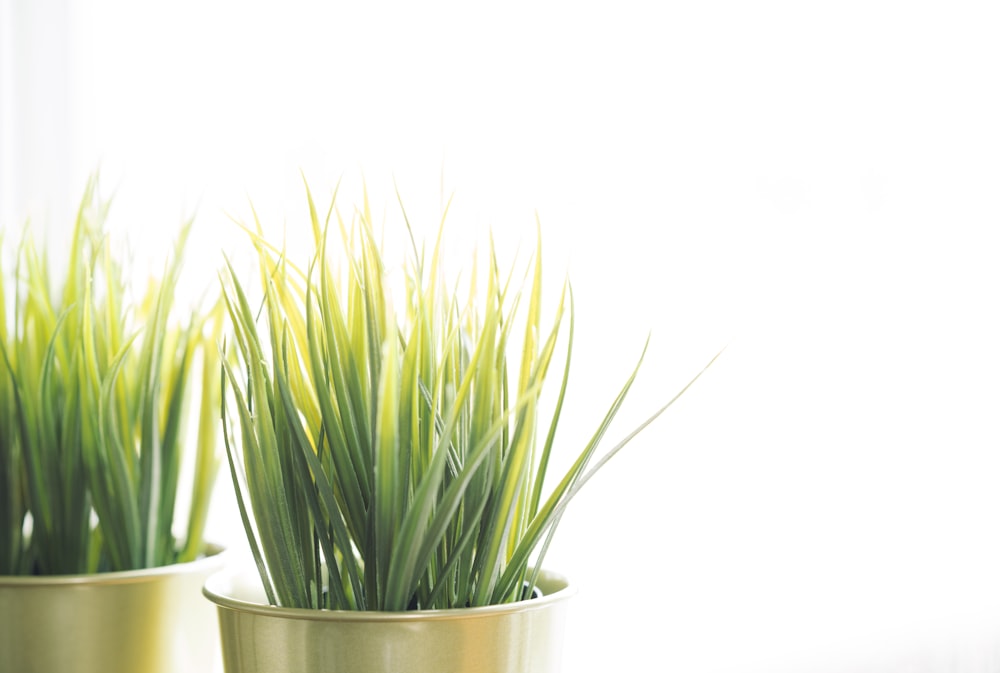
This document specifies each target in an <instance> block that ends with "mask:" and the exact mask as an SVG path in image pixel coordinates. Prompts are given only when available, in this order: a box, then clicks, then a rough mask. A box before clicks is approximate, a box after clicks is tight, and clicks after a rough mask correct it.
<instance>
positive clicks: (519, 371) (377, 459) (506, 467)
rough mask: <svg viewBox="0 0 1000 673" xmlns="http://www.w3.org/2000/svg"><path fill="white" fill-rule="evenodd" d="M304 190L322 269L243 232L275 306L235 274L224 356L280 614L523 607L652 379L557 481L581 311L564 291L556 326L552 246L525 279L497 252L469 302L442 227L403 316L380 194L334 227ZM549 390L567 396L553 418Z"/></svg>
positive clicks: (252, 507) (239, 477)
mask: <svg viewBox="0 0 1000 673" xmlns="http://www.w3.org/2000/svg"><path fill="white" fill-rule="evenodd" d="M306 193H307V198H308V203H309V212H310V218H311V226H312V236H313V243H314V249H313V254H312V256H311V259H309V260H308V264H307V265H305V266H296V265H295V264H294V263H293V262H292V261H290V260H289V259H288V257H287V255H286V254H284V252H283V251H282V250H281V249H280V248H278V247H276V246H274V245H272V244H270V243H268V241H267V240H266V239H265V237H264V234H263V230H262V227H261V224H260V222H259V221H256V226H255V228H253V229H251V228H248V227H244V229H245V230H246V231H247V233H248V234H249V236H250V238H251V240H252V242H253V244H254V246H255V249H256V252H257V257H258V262H259V273H260V280H261V292H262V296H260V297H259V299H258V300H255V299H252V298H251V295H250V293H249V292H248V288H246V287H244V284H243V283H242V282H241V281H240V279H239V277H238V274H237V273H236V272H235V270H234V268H233V266H232V264H231V263H230V264H229V265H228V267H227V269H226V270H225V271H224V272H223V274H222V282H223V287H224V297H225V302H226V307H227V309H228V313H229V316H230V318H231V322H232V325H233V328H234V336H235V343H236V348H235V350H236V352H237V354H238V357H237V361H238V363H237V364H232V363H230V362H229V359H228V358H226V359H224V360H223V365H224V368H225V374H224V385H225V386H226V388H227V390H226V391H225V392H224V394H223V414H222V415H223V423H224V431H223V435H224V437H225V440H226V446H227V452H228V455H229V460H230V467H231V471H232V477H233V481H234V484H235V485H236V489H237V494H238V502H239V505H240V511H241V514H242V516H243V522H244V525H245V527H246V531H247V535H248V538H249V542H250V546H251V550H252V552H253V555H254V557H255V560H256V563H257V566H258V570H259V571H260V575H261V578H262V581H263V583H264V588H265V591H266V592H267V596H268V599H269V600H270V601H271V603H272V604H275V605H282V606H287V607H305V608H318V609H342V610H384V611H401V610H408V609H437V608H452V607H467V606H481V605H489V604H497V603H505V602H511V601H517V600H520V599H522V598H523V597H524V596H526V595H529V594H530V591H531V588H532V587H533V585H534V582H535V579H536V575H535V574H534V573H535V571H533V570H532V567H538V566H540V563H541V557H542V556H544V552H545V549H546V548H547V546H548V543H549V541H550V539H551V537H552V534H553V532H554V531H555V529H556V526H557V525H558V522H559V520H560V517H561V516H562V514H563V512H564V510H565V507H566V505H567V503H568V502H569V501H570V500H571V499H572V498H573V496H574V495H575V494H576V493H577V492H578V491H579V489H580V487H582V486H583V484H584V483H585V482H586V481H587V480H588V479H589V478H590V477H591V476H592V475H593V473H594V471H596V469H598V468H599V467H600V466H601V465H603V464H604V463H605V462H606V461H607V459H608V458H610V457H611V456H612V455H613V454H615V453H616V452H617V451H618V450H619V449H620V448H622V446H624V444H625V443H626V442H627V441H628V439H626V441H625V442H622V443H621V444H619V445H618V446H615V447H614V448H612V449H611V450H610V451H608V452H607V454H605V455H604V457H603V458H602V459H601V460H600V461H598V462H597V464H596V466H594V457H595V455H596V452H597V448H598V445H599V443H600V441H601V440H602V438H603V437H604V434H605V432H606V430H607V429H608V426H609V424H610V423H611V421H612V419H613V418H614V416H615V414H616V413H617V411H618V409H619V408H620V406H621V404H622V402H623V400H624V398H625V395H626V393H627V392H628V390H629V388H630V387H631V385H632V382H633V380H634V378H635V375H636V372H637V371H638V365H637V366H636V370H635V371H633V372H632V375H631V376H629V378H628V379H627V381H626V382H625V385H624V386H623V387H622V389H621V390H620V391H619V393H618V395H617V396H616V397H615V399H614V400H613V402H612V404H611V407H610V409H609V410H608V412H607V414H606V415H605V416H604V418H603V419H602V420H601V421H600V422H599V423H598V426H597V429H596V431H595V432H594V435H593V437H592V439H591V440H590V441H589V442H588V443H587V445H586V446H585V447H584V448H583V450H582V451H581V452H580V453H579V456H578V457H577V458H576V460H575V462H573V464H572V466H571V467H570V468H569V470H568V472H567V473H566V474H565V475H563V476H562V478H561V479H560V480H559V481H558V482H557V483H556V484H554V485H552V484H549V483H547V481H546V477H547V474H546V472H547V467H548V465H549V461H550V457H551V455H552V450H553V446H554V443H555V436H556V429H557V425H558V421H559V416H560V411H561V409H562V405H563V399H564V396H565V393H566V389H567V385H568V375H569V366H570V354H571V352H572V344H573V312H572V292H571V290H570V288H569V285H568V283H567V284H565V285H564V286H563V288H562V291H561V294H560V296H559V301H558V304H557V306H556V308H555V314H554V318H553V319H552V322H551V324H546V323H545V322H544V321H543V319H542V315H543V312H542V266H541V243H540V240H539V244H538V249H537V251H536V253H535V256H534V262H533V264H531V265H530V268H529V270H528V272H527V273H526V275H525V277H524V281H523V282H519V281H518V280H517V279H516V278H515V277H514V274H513V272H510V273H504V272H502V271H501V269H500V267H499V265H498V262H497V259H496V255H495V251H494V249H493V247H492V245H491V249H490V251H489V255H488V261H487V262H486V268H485V269H483V268H477V267H476V263H475V262H474V263H473V268H472V269H471V277H470V281H469V283H468V288H467V291H462V290H459V289H449V287H447V286H446V284H445V281H444V280H443V274H442V271H441V267H442V259H441V249H442V245H441V243H442V233H441V232H443V221H442V228H441V229H440V230H439V234H438V239H437V242H436V244H435V245H434V247H433V250H432V251H431V253H430V255H429V257H428V256H427V255H426V254H425V251H424V250H423V249H418V246H417V245H416V243H415V242H414V245H413V250H412V255H411V256H409V258H408V261H407V263H406V264H405V265H404V267H405V268H404V271H405V292H403V293H402V294H403V295H404V296H403V301H402V302H401V304H400V305H396V304H394V301H393V300H396V301H397V303H399V300H398V297H394V296H393V295H392V293H391V292H390V290H389V286H388V281H389V277H390V270H389V269H387V267H386V264H385V259H384V258H383V248H382V246H380V245H379V244H378V243H377V241H376V237H375V233H374V231H373V227H372V218H371V213H370V210H369V206H368V202H367V195H366V196H365V201H364V207H363V208H362V209H361V210H360V212H358V213H356V215H355V216H354V217H353V218H352V219H351V220H350V222H346V221H345V220H344V218H343V217H342V216H341V215H340V213H339V211H337V209H336V208H335V205H334V202H331V205H330V208H329V210H328V211H327V212H326V216H325V218H321V217H320V214H319V213H318V212H317V210H316V206H315V204H314V201H313V199H312V196H311V195H310V194H309V190H308V187H307V188H306ZM334 201H335V198H334ZM255 217H256V216H255ZM404 218H405V214H404ZM407 228H409V225H408V224H407ZM409 233H410V240H411V241H413V233H412V231H410V232H409ZM539 236H540V235H539ZM331 239H333V240H331ZM335 244H336V246H337V247H340V248H341V249H342V251H343V253H344V254H343V255H341V256H340V257H341V259H340V266H339V267H338V266H337V265H336V263H335V262H336V261H335V255H334V254H332V253H331V252H330V250H331V248H333V247H334V245H335ZM519 309H521V310H522V311H523V312H522V313H519V312H518V311H519ZM563 327H566V330H565V331H566V344H565V347H564V350H561V349H559V348H557V343H558V342H559V341H560V340H559V336H560V332H561V331H563V330H562V328H563ZM557 352H562V353H564V354H563V355H558V356H557ZM640 362H641V358H640ZM550 376H554V377H555V378H556V379H557V380H558V383H557V385H558V394H557V396H556V397H555V398H554V399H555V401H554V405H552V404H550V405H549V406H554V411H551V412H549V413H548V414H546V413H544V410H543V404H542V403H541V393H542V385H543V383H544V382H545V381H546V379H547V378H548V377H550ZM696 378H697V377H696ZM692 383H693V381H692ZM688 385H690V383H689V384H688ZM685 390H686V388H685ZM682 392H683V391H682ZM675 399H676V398H675ZM668 406H670V405H669V404H667V405H666V406H664V407H663V408H662V409H660V410H659V411H658V412H656V414H654V416H653V417H652V418H650V419H649V421H647V422H646V423H648V422H650V421H652V420H653V418H655V417H656V416H657V415H659V414H660V413H662V412H663V411H664V410H665V409H666V408H667V407H668ZM644 425H645V424H643V426H644ZM633 435H634V433H633ZM630 438H631V437H629V439H630Z"/></svg>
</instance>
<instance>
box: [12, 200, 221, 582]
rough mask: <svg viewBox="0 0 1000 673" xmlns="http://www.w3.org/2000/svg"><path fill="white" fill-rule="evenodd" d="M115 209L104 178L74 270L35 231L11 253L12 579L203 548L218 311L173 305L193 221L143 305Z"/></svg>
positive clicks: (165, 560) (82, 223)
mask: <svg viewBox="0 0 1000 673" xmlns="http://www.w3.org/2000/svg"><path fill="white" fill-rule="evenodd" d="M108 206H109V202H107V201H103V200H101V199H100V198H99V197H98V195H97V187H96V180H92V181H91V182H90V183H89V184H88V186H87V189H86V192H85V195H84V197H83V199H82V201H81V205H80V208H79V211H78V213H77V218H76V222H75V226H74V229H73V234H72V238H71V241H70V249H69V257H68V261H67V264H66V267H65V272H64V273H63V274H57V273H55V272H54V271H53V268H52V267H51V265H50V263H49V261H48V257H47V255H46V254H44V252H43V253H39V252H38V251H37V250H36V248H35V246H34V243H33V242H32V240H31V237H30V235H29V234H30V232H26V235H25V238H24V240H23V241H22V242H21V243H20V245H19V246H18V248H17V252H16V255H15V259H16V264H15V268H14V269H13V276H14V279H13V288H12V292H11V294H10V298H11V299H12V300H13V310H12V311H10V312H9V313H8V312H7V311H8V308H7V305H6V304H4V305H2V306H0V310H2V311H3V315H2V317H3V330H4V331H3V332H2V333H0V336H2V344H0V346H2V352H3V363H2V366H0V374H2V375H3V376H2V377H0V378H2V379H3V381H2V383H0V395H2V398H0V414H3V417H2V420H3V428H2V431H0V432H2V435H3V437H2V439H0V451H2V454H0V466H2V467H0V469H2V472H3V474H2V477H0V484H2V487H3V489H4V495H3V496H0V507H2V509H0V516H2V517H3V523H4V533H3V540H2V543H0V544H2V545H3V546H2V547H0V553H2V554H3V561H2V562H3V563H4V566H3V567H2V568H0V572H3V573H5V574H43V575H50V574H75V573H90V572H100V571H112V570H131V569H136V568H147V567H155V566H161V565H167V564H170V563H174V562H177V561H186V560H191V559H193V558H195V557H196V556H197V555H198V554H200V553H201V552H202V548H203V541H202V533H203V530H204V524H205V518H206V515H207V507H208V501H209V498H210V495H211V490H212V484H213V481H214V476H215V473H216V471H217V464H218V456H217V451H216V449H215V443H216V437H215V435H216V428H215V414H216V413H217V411H216V410H217V405H218V404H219V403H220V402H219V395H220V392H221V391H220V387H219V369H220V366H219V362H218V358H219V354H218V348H217V346H216V345H215V343H216V341H217V339H218V338H219V331H220V330H221V317H222V307H221V304H219V305H217V306H216V307H215V308H214V309H212V310H210V311H206V312H196V313H192V314H180V313H175V312H174V311H173V300H174V290H175V288H176V285H177V281H178V278H179V275H180V271H181V264H182V251H183V247H184V241H185V239H186V236H187V232H188V229H189V227H190V223H188V225H187V226H185V227H184V228H183V230H182V233H181V235H180V236H179V239H178V241H177V243H176V246H175V248H174V249H173V251H172V252H171V255H170V259H169V261H168V262H167V263H166V265H165V270H164V272H163V275H162V277H160V278H158V279H155V280H154V281H151V283H150V285H149V287H148V288H146V290H145V292H143V293H140V294H139V296H138V299H136V300H133V299H132V293H131V292H130V286H129V284H128V283H127V282H126V279H125V274H124V270H123V267H122V264H121V263H120V262H119V260H118V259H116V257H115V256H114V255H113V253H112V247H111V242H110V240H109V238H108V235H107V232H106V229H105V218H106V215H107V211H108ZM5 271H6V270H5ZM4 278H5V281H4V282H10V281H8V280H6V278H7V273H6V272H5V273H4ZM199 362H201V363H202V365H203V367H204V369H203V371H201V372H199V371H197V370H196V369H195V367H196V366H197V364H198V363H199ZM195 387H197V388H199V389H200V390H199V392H200V411H199V414H200V420H199V430H198V439H197V447H196V449H195V451H196V455H195V456H194V463H195V470H194V478H193V489H192V493H191V507H190V517H189V519H188V522H187V525H186V526H184V527H183V531H182V532H181V533H180V534H179V535H175V530H174V513H175V506H176V503H177V495H178V488H179V474H180V467H181V460H182V456H183V445H184V444H185V443H186V440H187V438H186V437H185V435H184V429H185V417H186V416H187V415H188V414H189V409H188V408H187V404H186V400H187V398H188V397H189V396H190V393H191V389H192V388H195Z"/></svg>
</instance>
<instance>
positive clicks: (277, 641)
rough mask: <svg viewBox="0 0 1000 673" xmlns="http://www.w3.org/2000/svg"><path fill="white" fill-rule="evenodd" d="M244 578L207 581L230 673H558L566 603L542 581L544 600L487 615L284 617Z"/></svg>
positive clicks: (565, 586)
mask: <svg viewBox="0 0 1000 673" xmlns="http://www.w3.org/2000/svg"><path fill="white" fill-rule="evenodd" d="M259 584H260V581H259V579H256V581H254V580H253V579H249V578H248V577H247V575H246V574H245V573H242V574H234V573H220V574H218V575H215V576H213V577H211V578H209V580H208V582H207V583H206V585H205V590H204V593H205V596H207V597H208V598H209V599H210V600H211V601H212V602H214V603H215V604H216V605H217V606H218V608H219V625H220V627H221V634H222V658H223V662H224V664H225V670H226V673H265V672H266V673H277V672H285V671H287V672H289V673H291V672H294V673H557V672H558V671H560V670H561V668H560V666H561V658H562V645H563V634H564V632H565V623H566V607H567V603H568V599H569V598H570V596H571V595H572V594H573V593H574V590H573V588H572V587H571V586H570V585H569V583H568V582H567V581H566V580H565V579H564V578H562V577H560V576H559V575H555V574H553V573H547V572H542V573H541V574H540V578H539V581H538V586H539V588H540V589H541V591H542V593H543V596H542V597H540V598H533V599H531V600H526V601H521V602H519V603H512V604H509V605H496V606H489V607H481V608H466V609H455V610H426V611H413V612H349V611H336V610H303V609H295V608H279V607H273V606H270V605H267V604H266V601H265V600H263V596H261V594H262V593H263V592H262V590H260V589H259Z"/></svg>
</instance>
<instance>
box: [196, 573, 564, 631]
mask: <svg viewBox="0 0 1000 673" xmlns="http://www.w3.org/2000/svg"><path fill="white" fill-rule="evenodd" d="M250 574H253V575H256V571H255V570H254V571H253V572H252V573H251V571H250V570H247V569H240V570H236V569H232V568H230V569H227V570H223V571H221V572H218V573H215V574H214V575H212V576H210V577H209V578H208V580H206V582H205V586H204V587H202V594H204V596H205V597H206V598H207V599H208V600H210V601H212V602H213V603H215V604H216V605H217V606H218V607H219V608H220V609H228V610H234V611H237V612H245V613H250V614H254V615H260V616H266V617H277V618H281V619H293V620H308V621H322V622H353V623H360V622H383V623H385V622H415V621H446V620H456V619H476V618H482V617H493V616H497V615H504V614H511V613H521V612H529V611H533V610H542V609H545V608H547V607H549V606H551V605H552V604H554V603H560V602H563V601H565V600H568V599H569V598H570V597H572V596H573V595H575V594H576V587H575V586H574V585H573V584H571V583H570V582H569V580H567V579H566V578H565V577H563V576H562V575H560V574H557V573H553V572H549V571H547V570H542V571H541V572H540V573H539V575H538V580H539V584H541V583H542V582H543V581H544V582H545V583H546V584H555V585H556V586H557V588H556V589H555V590H554V591H552V592H551V593H545V594H543V595H542V596H541V597H539V598H531V599H527V600H521V601H517V602H514V603H503V604H500V605H484V606H480V607H475V608H448V609H443V610H406V611H401V612H382V611H378V610H312V609H309V608H285V607H279V606H276V605H268V604H266V603H258V602H255V601H250V600H244V599H240V598H236V597H235V596H233V595H231V594H232V593H234V592H233V591H232V589H231V587H232V580H233V579H234V578H235V577H237V576H240V575H250Z"/></svg>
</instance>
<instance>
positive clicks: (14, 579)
mask: <svg viewBox="0 0 1000 673" xmlns="http://www.w3.org/2000/svg"><path fill="white" fill-rule="evenodd" d="M225 555H226V548H225V547H223V546H221V545H218V544H213V543H207V544H206V545H205V553H204V555H202V556H199V557H198V558H196V559H195V560H193V561H186V562H184V563H171V564H170V565H165V566H156V567H153V568H138V569H136V570H115V571H112V572H106V573H83V574H78V575H0V588H17V587H31V586H46V587H48V586H91V585H99V584H132V583H136V582H146V581H149V580H151V579H153V578H156V577H160V576H163V575H183V574H187V573H197V572H201V571H202V570H203V569H204V566H206V565H210V564H214V563H218V562H220V561H223V560H224V559H225Z"/></svg>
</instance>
